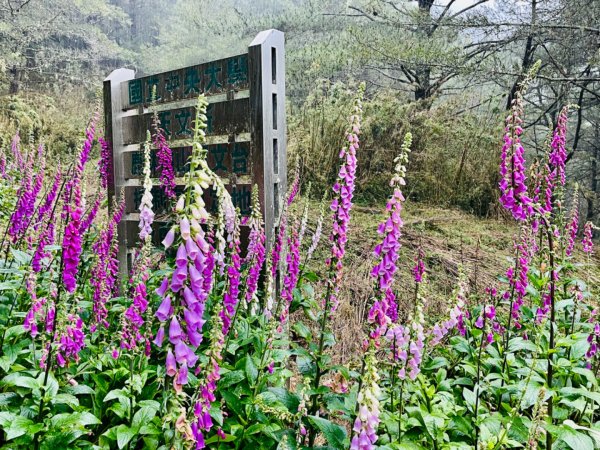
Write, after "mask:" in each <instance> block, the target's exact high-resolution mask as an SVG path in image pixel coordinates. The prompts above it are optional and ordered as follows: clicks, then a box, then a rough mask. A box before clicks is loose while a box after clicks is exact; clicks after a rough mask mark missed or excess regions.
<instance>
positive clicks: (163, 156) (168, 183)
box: [152, 114, 176, 199]
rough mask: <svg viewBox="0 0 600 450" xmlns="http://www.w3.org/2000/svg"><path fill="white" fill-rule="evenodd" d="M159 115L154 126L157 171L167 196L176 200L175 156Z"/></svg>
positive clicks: (156, 115) (153, 137) (156, 116)
mask: <svg viewBox="0 0 600 450" xmlns="http://www.w3.org/2000/svg"><path fill="white" fill-rule="evenodd" d="M160 125H161V124H160V120H159V119H158V114H154V118H153V121H152V126H153V128H154V136H152V143H153V144H154V146H155V147H156V159H157V166H158V167H157V169H158V173H159V180H160V185H161V186H162V188H163V190H164V192H165V195H166V196H167V197H169V198H171V199H173V198H175V186H176V184H175V172H174V171H173V155H172V151H171V148H170V147H169V144H167V140H166V138H165V132H164V130H163V129H162V128H161V127H160Z"/></svg>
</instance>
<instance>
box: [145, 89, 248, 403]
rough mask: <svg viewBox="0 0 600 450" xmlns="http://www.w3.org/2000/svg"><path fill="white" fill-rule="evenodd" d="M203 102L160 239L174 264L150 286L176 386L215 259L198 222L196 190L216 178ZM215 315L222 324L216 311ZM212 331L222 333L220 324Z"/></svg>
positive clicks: (197, 339) (198, 334) (183, 378)
mask: <svg viewBox="0 0 600 450" xmlns="http://www.w3.org/2000/svg"><path fill="white" fill-rule="evenodd" d="M207 105H208V102H207V101H206V98H204V96H200V98H199V99H198V106H197V108H196V125H195V132H194V141H193V145H192V156H191V159H190V170H189V172H188V176H187V183H186V187H185V190H184V192H183V194H182V195H181V196H180V198H179V199H178V201H177V205H176V207H175V212H176V214H177V225H176V226H175V227H174V228H172V229H171V231H169V234H168V235H167V238H165V244H168V245H169V246H170V245H173V246H175V247H176V248H177V250H176V255H175V269H174V271H173V272H172V274H171V276H169V277H166V278H165V279H164V280H163V283H162V284H161V286H160V288H159V289H158V290H157V291H156V292H157V293H158V294H159V295H160V296H161V298H162V300H161V304H160V306H159V308H158V309H157V311H156V313H155V315H156V317H157V318H158V320H159V321H160V322H161V326H160V328H159V330H158V333H157V336H156V338H155V340H154V343H155V344H156V345H158V346H159V347H162V346H163V345H164V337H166V335H167V332H168V343H169V344H168V348H167V351H168V353H169V354H170V355H173V356H171V357H169V358H168V359H167V374H168V375H169V376H171V377H173V386H174V388H175V390H176V391H180V390H181V389H182V386H184V385H186V384H187V382H188V371H189V369H193V368H194V367H195V366H196V363H197V361H198V357H197V356H196V355H195V349H196V348H197V347H198V346H199V345H200V343H201V342H202V339H203V335H202V328H203V326H204V319H203V315H204V308H205V301H206V298H207V297H208V294H209V293H210V290H211V287H212V281H213V270H214V267H215V259H214V258H213V256H212V255H213V253H214V248H213V247H212V245H211V244H210V243H209V240H210V239H208V240H207V236H206V235H205V232H204V230H203V229H202V226H201V224H203V223H206V222H207V221H208V219H209V214H208V212H207V211H206V207H205V203H204V200H203V198H202V196H203V194H204V191H205V190H206V189H208V188H209V187H210V186H211V185H213V186H215V182H216V179H217V177H216V176H215V175H214V173H213V172H212V171H211V170H210V169H209V168H208V164H207V162H206V150H205V149H204V148H203V147H202V144H203V143H204V142H205V132H204V129H205V128H206V107H207ZM218 188H219V190H220V192H219V193H218V196H219V195H221V196H222V197H227V198H228V199H229V204H231V198H230V197H229V194H228V193H227V191H226V190H225V189H224V186H223V185H222V182H221V184H220V185H219V186H218ZM218 198H219V197H218ZM219 202H220V204H219V209H220V210H222V209H223V208H222V201H221V199H220V198H219ZM231 205H232V204H231ZM223 216H224V214H220V217H221V222H223V223H224V222H225V219H224V217H223ZM223 227H225V226H224V225H223ZM232 245H235V244H232ZM238 284H239V282H238ZM221 308H222V305H221ZM219 321H220V323H221V324H222V321H221V318H220V317H219ZM221 326H222V325H221ZM215 333H216V331H215ZM218 333H219V334H222V329H221V328H219V330H218ZM199 370H200V367H198V369H197V371H196V373H199ZM217 371H218V366H217Z"/></svg>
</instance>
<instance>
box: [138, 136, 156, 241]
mask: <svg viewBox="0 0 600 450" xmlns="http://www.w3.org/2000/svg"><path fill="white" fill-rule="evenodd" d="M148 134H149V133H148ZM143 173H144V194H143V195H142V200H141V202H140V223H139V227H140V240H141V241H142V242H145V241H146V240H147V239H149V238H150V237H151V234H152V222H153V221H154V212H153V211H152V178H150V175H151V174H150V136H148V138H147V139H146V143H145V144H144V169H143Z"/></svg>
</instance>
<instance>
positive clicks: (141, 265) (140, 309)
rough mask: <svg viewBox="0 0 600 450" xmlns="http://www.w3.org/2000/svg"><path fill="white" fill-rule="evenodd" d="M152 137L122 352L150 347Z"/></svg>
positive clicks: (147, 145)
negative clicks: (147, 323) (148, 284)
mask: <svg viewBox="0 0 600 450" xmlns="http://www.w3.org/2000/svg"><path fill="white" fill-rule="evenodd" d="M150 171H151V169H150V136H148V137H147V139H146V143H145V145H144V168H143V174H144V194H143V195H142V201H141V202H140V225H139V227H140V234H139V236H140V241H141V242H142V249H141V252H140V256H139V259H138V262H137V264H136V267H135V270H136V272H137V277H136V278H137V279H136V283H135V287H134V289H133V302H132V304H131V306H129V308H127V310H126V311H125V314H124V315H123V320H122V327H121V348H125V349H128V350H132V349H135V348H136V347H137V345H138V343H140V342H142V341H145V344H146V345H145V347H148V345H149V341H150V339H149V338H150V336H149V335H148V334H146V335H145V334H144V333H143V327H144V316H145V314H146V310H147V309H148V293H147V291H146V282H147V281H148V278H149V277H150V273H149V270H148V265H149V258H150V251H151V249H152V240H151V232H152V222H153V220H154V212H153V211H152V178H150V176H151V173H150Z"/></svg>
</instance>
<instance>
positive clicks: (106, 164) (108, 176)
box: [98, 137, 113, 189]
mask: <svg viewBox="0 0 600 450" xmlns="http://www.w3.org/2000/svg"><path fill="white" fill-rule="evenodd" d="M98 142H99V143H100V160H99V161H98V171H99V172H100V186H101V187H102V189H106V188H107V187H108V186H109V185H112V182H113V180H112V170H113V167H112V164H113V162H112V148H111V145H110V143H109V142H108V141H106V140H105V139H104V138H103V137H99V138H98Z"/></svg>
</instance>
